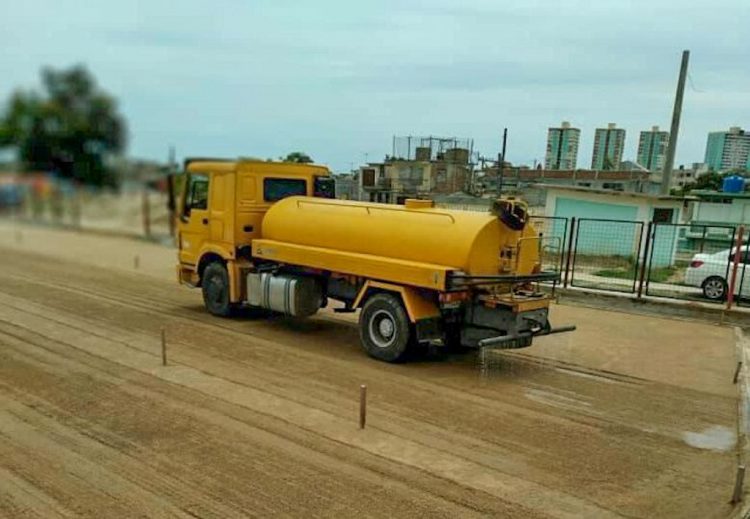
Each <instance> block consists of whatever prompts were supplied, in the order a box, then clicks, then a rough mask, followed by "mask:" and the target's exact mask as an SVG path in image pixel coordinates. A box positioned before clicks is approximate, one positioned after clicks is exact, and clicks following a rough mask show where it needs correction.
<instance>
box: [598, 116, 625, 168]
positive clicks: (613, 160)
mask: <svg viewBox="0 0 750 519" xmlns="http://www.w3.org/2000/svg"><path fill="white" fill-rule="evenodd" d="M624 147H625V130H624V129H622V128H617V125H616V124H615V123H609V124H608V125H607V127H606V128H597V129H596V134H595V136H594V152H593V153H592V155H591V169H594V170H616V169H619V168H620V163H621V162H622V151H623V148H624Z"/></svg>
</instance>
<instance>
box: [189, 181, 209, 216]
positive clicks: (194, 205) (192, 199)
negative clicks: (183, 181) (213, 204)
mask: <svg viewBox="0 0 750 519" xmlns="http://www.w3.org/2000/svg"><path fill="white" fill-rule="evenodd" d="M193 209H198V210H205V209H208V175H206V174H203V173H190V176H189V177H188V185H187V189H186V190H185V207H184V210H183V216H184V217H186V218H187V217H188V216H190V211H191V210H193Z"/></svg>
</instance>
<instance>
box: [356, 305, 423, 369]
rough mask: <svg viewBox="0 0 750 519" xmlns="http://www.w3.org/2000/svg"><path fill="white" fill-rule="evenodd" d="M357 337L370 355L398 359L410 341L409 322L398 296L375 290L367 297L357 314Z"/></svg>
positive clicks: (410, 327) (407, 349) (379, 358)
mask: <svg viewBox="0 0 750 519" xmlns="http://www.w3.org/2000/svg"><path fill="white" fill-rule="evenodd" d="M359 337H360V340H361V341H362V346H363V347H364V349H365V351H366V352H367V354H368V355H370V356H371V357H374V358H376V359H378V360H383V361H386V362H400V361H402V360H404V359H405V358H406V356H407V354H408V353H409V350H410V346H411V345H412V342H413V333H412V326H411V322H409V317H408V316H407V315H406V310H405V309H404V306H403V305H402V304H401V301H400V299H399V298H398V297H396V296H394V295H392V294H376V295H374V296H372V297H371V298H370V299H368V300H367V302H366V303H365V306H364V308H363V309H362V313H361V314H360V316H359Z"/></svg>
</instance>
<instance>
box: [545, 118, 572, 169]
mask: <svg viewBox="0 0 750 519" xmlns="http://www.w3.org/2000/svg"><path fill="white" fill-rule="evenodd" d="M580 140H581V130H579V129H578V128H572V127H571V126H570V123H569V122H568V121H563V122H562V124H561V125H560V127H559V128H549V129H548V130H547V153H546V154H545V156H544V169H551V170H574V169H576V163H577V162H578V143H579V142H580Z"/></svg>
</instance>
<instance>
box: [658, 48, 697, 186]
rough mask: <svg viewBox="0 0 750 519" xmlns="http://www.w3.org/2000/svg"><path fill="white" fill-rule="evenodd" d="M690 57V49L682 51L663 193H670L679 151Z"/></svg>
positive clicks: (663, 174) (663, 173)
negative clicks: (678, 145) (676, 156)
mask: <svg viewBox="0 0 750 519" xmlns="http://www.w3.org/2000/svg"><path fill="white" fill-rule="evenodd" d="M688 59H690V51H689V50H683V51H682V64H681V65H680V78H679V80H678V81H677V93H676V94H675V97H674V109H673V110H672V127H671V129H670V130H669V143H668V145H667V157H666V159H665V160H664V170H663V171H662V174H661V194H662V195H668V194H669V188H670V187H671V185H672V168H674V155H675V152H676V151H677V134H678V133H679V131H680V115H682V96H683V94H684V93H685V77H686V76H687V68H688Z"/></svg>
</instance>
